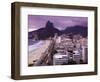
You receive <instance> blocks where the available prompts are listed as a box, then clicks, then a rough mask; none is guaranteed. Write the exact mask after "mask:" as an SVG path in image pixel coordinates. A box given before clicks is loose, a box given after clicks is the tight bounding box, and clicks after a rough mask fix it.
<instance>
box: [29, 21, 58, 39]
mask: <svg viewBox="0 0 100 82" xmlns="http://www.w3.org/2000/svg"><path fill="white" fill-rule="evenodd" d="M32 33H33V34H34V33H35V34H37V36H38V39H39V40H41V39H42V40H45V39H47V38H49V37H54V34H55V33H57V34H60V31H59V30H58V29H57V28H55V27H54V25H53V23H52V22H50V21H47V23H46V26H45V27H44V28H40V29H38V30H36V31H32V32H29V38H32V36H31V35H32Z"/></svg>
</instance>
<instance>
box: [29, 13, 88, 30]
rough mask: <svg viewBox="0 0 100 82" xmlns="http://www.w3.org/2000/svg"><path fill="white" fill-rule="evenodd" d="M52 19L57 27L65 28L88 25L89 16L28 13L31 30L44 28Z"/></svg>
mask: <svg viewBox="0 0 100 82" xmlns="http://www.w3.org/2000/svg"><path fill="white" fill-rule="evenodd" d="M48 20H49V21H51V22H52V23H53V24H54V26H55V28H57V29H59V30H63V29H65V28H66V27H70V26H75V25H81V26H86V27H87V25H88V18H87V17H71V16H46V15H28V28H29V31H33V30H37V29H39V28H43V27H45V25H46V22H47V21H48Z"/></svg>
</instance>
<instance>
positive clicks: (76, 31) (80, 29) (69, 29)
mask: <svg viewBox="0 0 100 82" xmlns="http://www.w3.org/2000/svg"><path fill="white" fill-rule="evenodd" d="M62 33H65V34H68V33H72V34H73V35H75V34H80V35H81V36H83V37H87V34H88V29H87V27H84V26H73V27H67V28H66V29H65V30H63V31H62Z"/></svg>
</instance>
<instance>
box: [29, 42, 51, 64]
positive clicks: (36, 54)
mask: <svg viewBox="0 0 100 82" xmlns="http://www.w3.org/2000/svg"><path fill="white" fill-rule="evenodd" d="M49 45H50V40H45V41H44V42H43V44H42V45H40V46H39V47H37V48H36V49H35V50H33V51H29V55H28V65H31V64H33V62H35V61H36V60H39V59H40V57H41V56H42V53H44V52H45V51H46V49H47V48H48V46H49Z"/></svg>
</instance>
